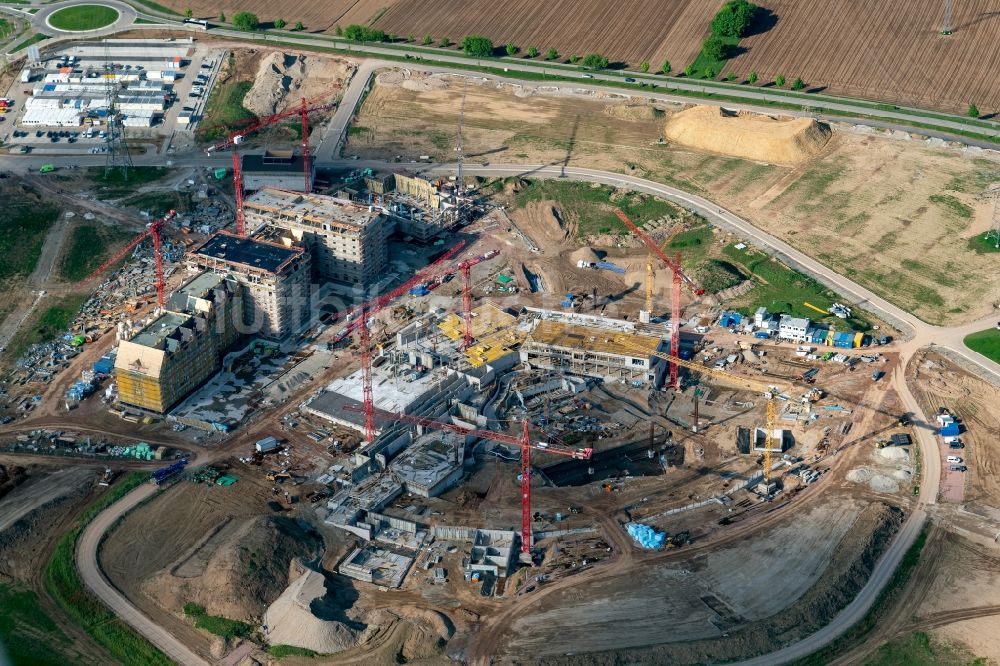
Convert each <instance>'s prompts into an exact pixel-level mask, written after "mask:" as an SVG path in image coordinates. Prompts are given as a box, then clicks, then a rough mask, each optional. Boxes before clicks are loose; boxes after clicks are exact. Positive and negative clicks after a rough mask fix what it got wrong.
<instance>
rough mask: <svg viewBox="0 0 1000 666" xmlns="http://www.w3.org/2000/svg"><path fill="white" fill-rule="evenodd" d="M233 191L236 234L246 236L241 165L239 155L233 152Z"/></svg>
mask: <svg viewBox="0 0 1000 666" xmlns="http://www.w3.org/2000/svg"><path fill="white" fill-rule="evenodd" d="M233 191H234V193H235V195H236V234H237V235H238V236H241V237H242V236H246V235H247V221H246V217H245V216H244V215H243V165H242V163H241V162H240V154H239V153H237V152H236V151H235V150H234V151H233Z"/></svg>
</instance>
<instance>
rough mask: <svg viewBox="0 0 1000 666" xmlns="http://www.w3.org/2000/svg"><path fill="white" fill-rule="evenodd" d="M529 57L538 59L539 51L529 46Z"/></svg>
mask: <svg viewBox="0 0 1000 666" xmlns="http://www.w3.org/2000/svg"><path fill="white" fill-rule="evenodd" d="M528 57H529V58H537V57H538V49H537V48H535V47H534V46H529V47H528Z"/></svg>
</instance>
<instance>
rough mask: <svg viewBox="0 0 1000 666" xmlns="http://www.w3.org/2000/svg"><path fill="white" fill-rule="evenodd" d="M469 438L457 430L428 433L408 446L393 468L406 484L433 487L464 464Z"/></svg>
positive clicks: (390, 464)
mask: <svg viewBox="0 0 1000 666" xmlns="http://www.w3.org/2000/svg"><path fill="white" fill-rule="evenodd" d="M464 440H465V438H464V437H462V436H460V435H456V434H453V433H448V432H445V433H438V432H434V433H427V434H425V435H422V436H421V437H418V438H417V439H416V440H414V442H413V443H412V444H410V445H409V446H408V447H406V450H405V451H403V453H401V454H400V455H399V456H398V457H397V458H396V459H395V460H393V461H392V462H391V463H389V469H391V470H392V471H393V472H395V473H396V477H397V478H398V479H399V480H401V481H402V482H403V483H411V484H414V485H417V486H421V487H423V488H427V489H431V488H433V487H434V486H436V485H437V484H439V483H440V482H441V481H443V480H444V479H446V478H447V477H448V475H449V474H451V473H452V472H453V471H455V470H456V469H459V468H461V467H462V459H463V457H464V455H463V452H464V450H465V441H464Z"/></svg>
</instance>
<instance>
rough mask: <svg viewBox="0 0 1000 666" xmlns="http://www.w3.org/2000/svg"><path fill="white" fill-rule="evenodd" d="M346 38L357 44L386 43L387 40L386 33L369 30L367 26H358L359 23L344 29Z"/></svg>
mask: <svg viewBox="0 0 1000 666" xmlns="http://www.w3.org/2000/svg"><path fill="white" fill-rule="evenodd" d="M344 37H347V38H348V39H352V40H354V41H356V42H384V41H385V40H386V35H385V32H384V31H382V30H376V29H374V28H369V27H368V26H366V25H358V24H357V23H352V24H351V25H349V26H347V27H346V28H344Z"/></svg>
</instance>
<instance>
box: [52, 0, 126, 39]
mask: <svg viewBox="0 0 1000 666" xmlns="http://www.w3.org/2000/svg"><path fill="white" fill-rule="evenodd" d="M120 16H121V14H120V13H119V12H118V10H117V9H115V8H114V7H110V6H108V5H98V4H93V5H72V6H70V7H64V8H62V9H57V10H56V11H55V12H53V13H52V14H50V15H49V16H48V18H47V19H46V23H48V25H49V27H51V28H55V29H56V30H64V31H66V32H89V31H91V30H99V29H100V28H105V27H107V26H109V25H112V24H113V23H115V22H116V21H117V20H118V18H119V17H120Z"/></svg>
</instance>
